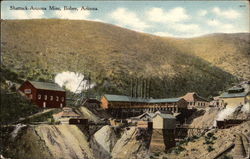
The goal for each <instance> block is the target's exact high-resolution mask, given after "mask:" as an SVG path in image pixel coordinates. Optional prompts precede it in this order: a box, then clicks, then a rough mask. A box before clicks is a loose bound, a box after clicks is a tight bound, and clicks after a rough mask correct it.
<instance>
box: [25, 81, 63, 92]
mask: <svg viewBox="0 0 250 159" xmlns="http://www.w3.org/2000/svg"><path fill="white" fill-rule="evenodd" d="M29 82H30V83H31V84H32V85H33V86H34V87H35V88H37V89H43V90H53V91H63V92H65V90H64V89H63V88H61V87H60V86H59V85H58V84H56V83H49V82H37V81H29Z"/></svg>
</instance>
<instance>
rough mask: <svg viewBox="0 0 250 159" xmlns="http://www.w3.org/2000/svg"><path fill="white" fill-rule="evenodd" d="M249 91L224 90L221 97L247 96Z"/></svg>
mask: <svg viewBox="0 0 250 159" xmlns="http://www.w3.org/2000/svg"><path fill="white" fill-rule="evenodd" d="M247 94H248V92H240V93H228V92H224V93H222V94H221V96H220V98H236V97H245V96H247Z"/></svg>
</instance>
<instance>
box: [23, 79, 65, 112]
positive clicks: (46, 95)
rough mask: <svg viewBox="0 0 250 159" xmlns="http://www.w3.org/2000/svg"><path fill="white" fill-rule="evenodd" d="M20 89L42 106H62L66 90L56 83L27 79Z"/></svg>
mask: <svg viewBox="0 0 250 159" xmlns="http://www.w3.org/2000/svg"><path fill="white" fill-rule="evenodd" d="M19 91H21V92H22V93H24V94H25V96H27V97H28V98H29V99H30V100H31V101H32V102H33V103H35V104H36V105H38V106H39V107H41V108H62V107H64V106H65V103H66V101H65V99H66V92H65V90H64V89H62V88H61V87H60V86H59V85H57V84H56V83H47V82H35V81H25V82H24V83H23V84H22V85H21V87H20V88H19Z"/></svg>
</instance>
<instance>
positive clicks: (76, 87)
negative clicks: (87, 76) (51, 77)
mask: <svg viewBox="0 0 250 159" xmlns="http://www.w3.org/2000/svg"><path fill="white" fill-rule="evenodd" d="M83 79H84V75H83V74H81V73H75V72H69V71H66V72H62V73H58V74H57V75H56V77H55V82H56V83H57V84H58V85H59V86H61V87H63V86H65V87H66V89H68V90H70V91H71V92H74V93H80V92H81V91H83V90H88V89H91V88H93V87H94V86H95V84H94V83H89V82H88V80H83Z"/></svg>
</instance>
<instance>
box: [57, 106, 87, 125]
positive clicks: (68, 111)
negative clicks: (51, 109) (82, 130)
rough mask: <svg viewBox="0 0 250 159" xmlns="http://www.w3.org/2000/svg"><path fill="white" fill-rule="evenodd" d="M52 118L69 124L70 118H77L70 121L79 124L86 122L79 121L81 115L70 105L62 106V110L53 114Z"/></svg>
mask: <svg viewBox="0 0 250 159" xmlns="http://www.w3.org/2000/svg"><path fill="white" fill-rule="evenodd" d="M53 118H54V119H55V121H60V123H61V124H70V120H71V119H77V120H72V121H71V123H79V124H81V123H82V122H86V121H81V120H80V119H81V116H80V115H79V114H77V113H75V112H74V111H73V109H72V108H70V107H64V108H63V111H61V112H59V113H57V114H54V115H53ZM78 119H79V120H78Z"/></svg>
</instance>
